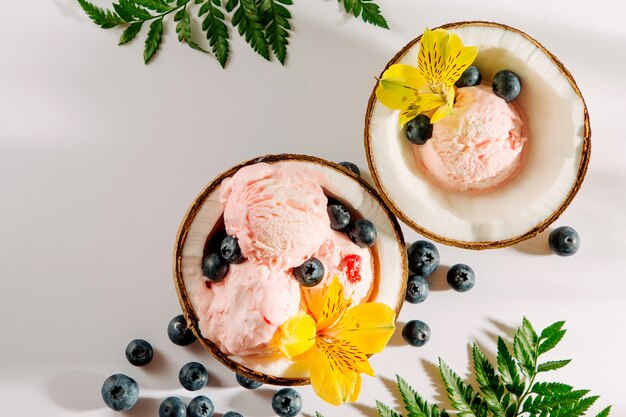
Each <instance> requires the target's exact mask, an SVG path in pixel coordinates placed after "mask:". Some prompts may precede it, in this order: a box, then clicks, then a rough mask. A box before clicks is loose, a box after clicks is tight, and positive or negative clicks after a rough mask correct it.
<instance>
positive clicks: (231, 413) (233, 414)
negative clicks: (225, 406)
mask: <svg viewBox="0 0 626 417" xmlns="http://www.w3.org/2000/svg"><path fill="white" fill-rule="evenodd" d="M224 417H243V416H242V415H241V414H239V413H238V412H236V411H228V412H227V413H226V414H224Z"/></svg>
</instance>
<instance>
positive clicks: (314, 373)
mask: <svg viewBox="0 0 626 417" xmlns="http://www.w3.org/2000/svg"><path fill="white" fill-rule="evenodd" d="M337 365H338V364H336V363H333V362H332V361H330V360H328V358H327V357H326V355H324V354H323V353H321V352H320V351H317V352H316V354H315V355H314V357H313V359H312V361H311V370H310V381H311V387H312V388H313V391H315V393H316V394H317V396H318V397H320V398H321V399H323V400H324V401H326V402H327V403H329V404H332V405H341V404H343V403H344V402H350V401H355V400H356V399H357V396H358V395H359V392H360V391H361V377H360V375H359V373H358V372H356V371H353V370H351V369H348V368H341V369H340V368H338V367H337ZM357 384H358V386H357ZM355 395H356V396H355Z"/></svg>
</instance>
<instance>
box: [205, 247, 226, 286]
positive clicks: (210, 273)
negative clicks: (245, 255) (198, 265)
mask: <svg viewBox="0 0 626 417" xmlns="http://www.w3.org/2000/svg"><path fill="white" fill-rule="evenodd" d="M227 272H228V263H227V262H226V261H225V260H224V258H222V257H221V256H220V254H219V253H211V254H209V255H207V256H206V257H205V258H204V259H203V260H202V275H204V276H205V277H207V279H208V280H209V281H212V282H220V281H221V280H223V279H224V277H225V276H226V273H227Z"/></svg>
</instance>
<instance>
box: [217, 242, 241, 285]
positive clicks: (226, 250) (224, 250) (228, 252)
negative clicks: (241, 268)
mask: <svg viewBox="0 0 626 417" xmlns="http://www.w3.org/2000/svg"><path fill="white" fill-rule="evenodd" d="M220 254H221V255H222V258H223V259H224V260H225V261H226V262H228V263H229V264H240V263H242V262H243V261H245V260H246V258H244V257H243V255H242V254H241V248H240V247H239V241H238V240H237V238H236V237H235V236H226V237H225V238H224V240H222V244H221V245H220ZM222 278H223V277H222ZM220 281H221V280H220Z"/></svg>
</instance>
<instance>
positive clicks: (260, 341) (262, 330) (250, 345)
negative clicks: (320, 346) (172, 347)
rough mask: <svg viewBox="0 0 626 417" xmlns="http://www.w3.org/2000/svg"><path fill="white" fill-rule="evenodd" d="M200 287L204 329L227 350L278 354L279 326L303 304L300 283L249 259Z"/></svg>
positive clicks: (200, 315) (243, 353) (234, 265)
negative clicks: (225, 274) (208, 284)
mask: <svg viewBox="0 0 626 417" xmlns="http://www.w3.org/2000/svg"><path fill="white" fill-rule="evenodd" d="M197 290H199V291H201V292H202V293H201V294H196V297H197V299H198V300H199V308H198V309H197V313H198V319H199V323H198V324H199V327H200V331H201V332H202V335H203V336H204V337H206V338H207V339H209V340H211V341H213V342H214V343H215V344H216V345H217V346H218V347H219V349H220V350H221V351H222V352H224V353H226V354H228V355H237V356H247V355H264V354H270V353H273V352H274V351H275V348H274V347H272V345H271V342H272V338H273V337H274V334H275V333H276V330H277V329H278V327H279V326H280V325H281V324H283V323H284V322H285V321H287V319H289V318H290V317H292V316H293V315H295V314H296V313H297V312H298V309H299V306H300V285H299V284H298V282H297V281H296V280H295V279H293V277H291V276H290V274H289V273H288V272H285V271H283V270H279V269H276V268H274V267H268V266H265V265H259V264H255V263H253V262H249V261H246V262H243V263H241V264H231V265H230V268H229V271H228V275H227V276H226V278H225V279H224V280H223V281H221V282H218V283H213V284H211V285H210V288H207V287H204V288H198V289H197Z"/></svg>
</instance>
